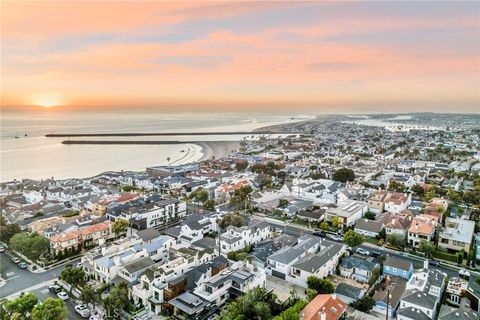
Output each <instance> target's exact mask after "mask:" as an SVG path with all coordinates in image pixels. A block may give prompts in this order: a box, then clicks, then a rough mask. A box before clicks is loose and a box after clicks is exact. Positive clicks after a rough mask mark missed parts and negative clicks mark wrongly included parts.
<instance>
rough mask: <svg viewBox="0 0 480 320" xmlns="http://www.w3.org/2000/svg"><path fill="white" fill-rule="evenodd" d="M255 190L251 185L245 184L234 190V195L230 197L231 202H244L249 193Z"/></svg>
mask: <svg viewBox="0 0 480 320" xmlns="http://www.w3.org/2000/svg"><path fill="white" fill-rule="evenodd" d="M252 191H253V189H252V187H251V186H249V185H246V186H243V187H241V188H239V189H237V190H235V191H234V193H233V197H231V198H230V203H232V204H234V203H243V202H245V200H246V199H247V197H248V195H249V194H250V193H251V192H252Z"/></svg>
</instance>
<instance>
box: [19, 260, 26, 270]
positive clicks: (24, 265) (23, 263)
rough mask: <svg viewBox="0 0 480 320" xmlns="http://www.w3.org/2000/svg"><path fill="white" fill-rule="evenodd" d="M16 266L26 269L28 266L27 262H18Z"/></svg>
mask: <svg viewBox="0 0 480 320" xmlns="http://www.w3.org/2000/svg"><path fill="white" fill-rule="evenodd" d="M18 266H19V267H20V269H27V268H28V264H26V263H25V262H20V263H19V264H18Z"/></svg>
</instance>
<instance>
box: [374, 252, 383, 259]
mask: <svg viewBox="0 0 480 320" xmlns="http://www.w3.org/2000/svg"><path fill="white" fill-rule="evenodd" d="M372 257H374V258H378V257H383V254H382V253H381V252H377V251H372Z"/></svg>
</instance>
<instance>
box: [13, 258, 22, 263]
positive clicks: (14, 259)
mask: <svg viewBox="0 0 480 320" xmlns="http://www.w3.org/2000/svg"><path fill="white" fill-rule="evenodd" d="M11 260H12V262H13V263H20V261H22V260H20V258H17V257H13V258H12V259H11Z"/></svg>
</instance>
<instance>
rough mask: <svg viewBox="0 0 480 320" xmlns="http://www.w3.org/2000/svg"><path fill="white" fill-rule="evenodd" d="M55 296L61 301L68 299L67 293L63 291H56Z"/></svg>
mask: <svg viewBox="0 0 480 320" xmlns="http://www.w3.org/2000/svg"><path fill="white" fill-rule="evenodd" d="M57 297H58V298H59V299H60V300H62V301H66V300H68V299H70V297H69V296H68V294H67V293H66V292H65V291H60V292H59V293H57Z"/></svg>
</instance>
